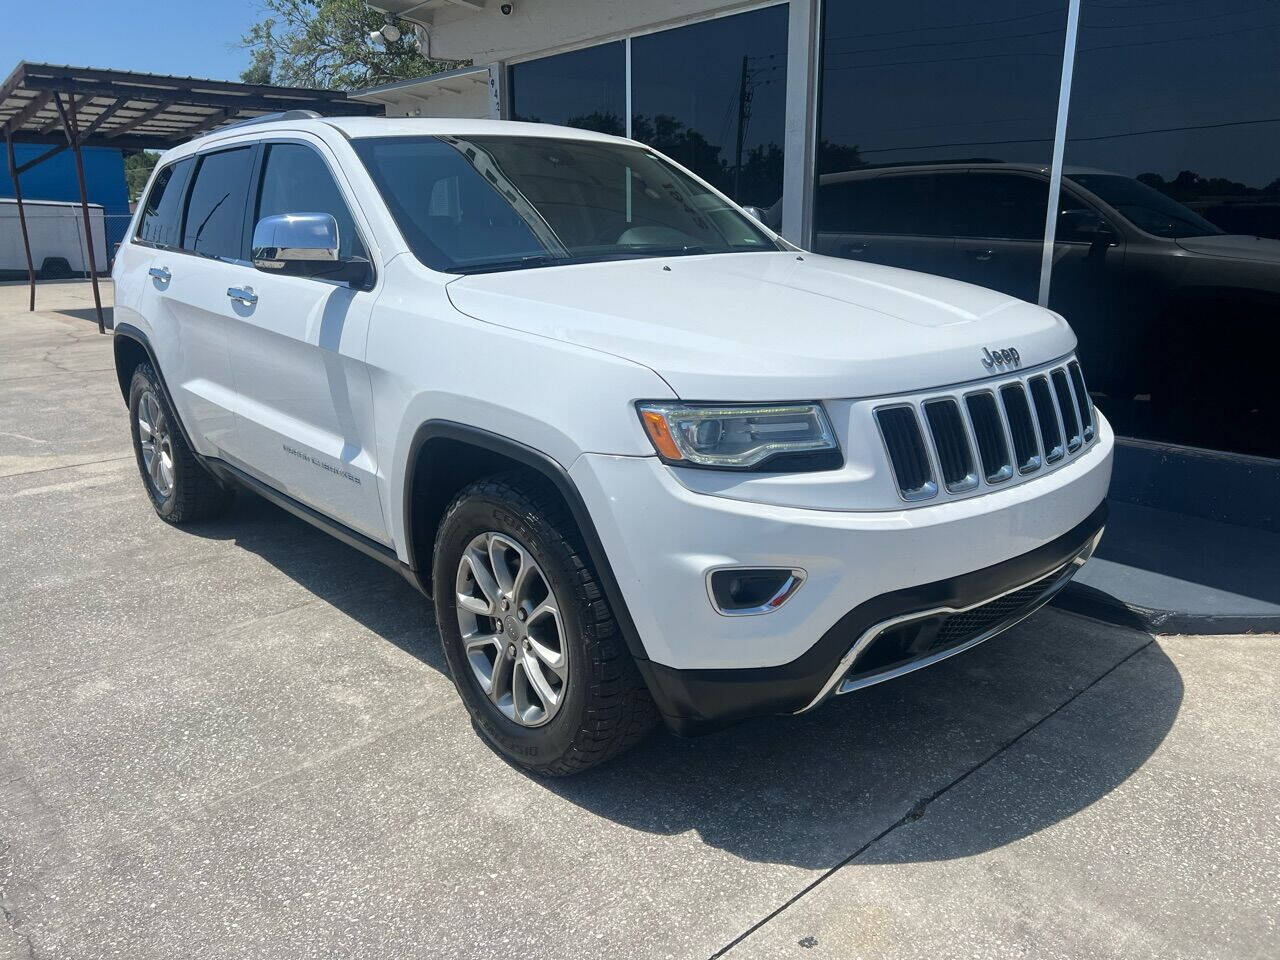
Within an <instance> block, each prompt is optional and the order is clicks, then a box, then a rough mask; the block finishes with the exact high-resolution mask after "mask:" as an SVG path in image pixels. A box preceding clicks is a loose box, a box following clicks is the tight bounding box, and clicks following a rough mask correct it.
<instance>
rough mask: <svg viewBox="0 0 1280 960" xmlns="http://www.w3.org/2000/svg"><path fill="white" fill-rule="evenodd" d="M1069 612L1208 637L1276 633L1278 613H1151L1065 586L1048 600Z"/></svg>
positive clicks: (1147, 629)
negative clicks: (1221, 614)
mask: <svg viewBox="0 0 1280 960" xmlns="http://www.w3.org/2000/svg"><path fill="white" fill-rule="evenodd" d="M1050 604H1051V605H1052V606H1055V607H1058V608H1059V609H1061V610H1066V611H1068V612H1070V613H1076V614H1079V615H1080V616H1082V617H1089V618H1090V619H1092V620H1101V621H1102V622H1104V623H1110V624H1114V625H1115V626H1118V627H1128V628H1129V629H1131V630H1141V631H1143V632H1145V633H1155V634H1167V635H1169V634H1182V635H1189V636H1212V635H1218V634H1240V633H1280V614H1265V613H1264V614H1242V615H1225V616H1219V615H1210V614H1195V613H1191V612H1189V611H1185V610H1152V609H1149V608H1147V607H1139V606H1137V605H1136V604H1131V603H1125V602H1124V601H1123V600H1120V599H1118V598H1116V597H1113V596H1112V595H1111V594H1109V593H1106V592H1105V591H1102V590H1099V589H1097V588H1096V587H1090V586H1086V585H1085V584H1083V583H1074V582H1073V583H1069V584H1067V585H1066V587H1064V588H1063V589H1062V591H1061V592H1059V593H1058V595H1057V596H1056V597H1054V598H1053V600H1051V601H1050Z"/></svg>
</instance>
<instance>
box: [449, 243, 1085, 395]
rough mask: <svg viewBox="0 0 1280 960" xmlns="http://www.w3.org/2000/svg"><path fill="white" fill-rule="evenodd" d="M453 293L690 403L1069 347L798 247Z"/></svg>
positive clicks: (1046, 320)
mask: <svg viewBox="0 0 1280 960" xmlns="http://www.w3.org/2000/svg"><path fill="white" fill-rule="evenodd" d="M446 289H447V290H448V294H449V299H450V300H451V301H452V303H453V305H454V306H455V307H456V308H457V309H458V310H460V311H462V312H463V313H465V314H467V315H469V316H471V317H474V318H476V319H478V320H483V321H486V322H488V323H493V324H499V325H501V326H505V327H511V328H513V329H517V330H521V331H524V332H527V333H530V334H535V335H538V336H544V337H551V338H554V339H556V340H562V341H565V342H567V343H572V344H576V345H579V346H583V347H589V348H591V349H593V350H600V351H603V352H606V353H610V354H613V355H615V356H619V357H624V358H626V359H628V360H632V361H634V362H636V363H640V364H644V365H645V366H647V367H649V368H650V369H652V370H653V371H654V372H656V373H657V374H658V375H659V376H661V377H662V378H663V379H664V380H666V381H667V383H668V384H670V386H671V388H672V389H673V390H674V391H675V392H676V393H677V394H678V395H679V396H680V397H682V398H684V399H689V400H746V401H759V400H790V399H794V400H801V399H836V398H847V397H868V396H882V395H885V394H890V393H898V392H905V391H913V390H923V389H928V388H930V387H935V386H941V385H944V384H953V383H960V382H963V381H967V380H975V379H978V378H980V377H984V376H987V375H988V374H989V373H990V371H989V370H987V368H986V367H985V366H984V365H983V363H982V350H983V348H984V347H990V348H992V349H995V348H998V347H1015V348H1016V349H1017V350H1018V352H1019V353H1020V355H1021V358H1022V365H1023V367H1028V366H1033V365H1035V364H1039V363H1044V362H1047V361H1049V360H1053V359H1056V358H1058V357H1060V356H1062V355H1063V354H1066V353H1069V352H1070V351H1071V350H1073V349H1074V348H1075V336H1074V335H1073V334H1072V332H1071V330H1070V328H1069V327H1068V326H1067V325H1066V323H1065V322H1064V321H1063V320H1062V319H1061V318H1060V317H1058V316H1057V315H1055V314H1053V313H1050V312H1049V311H1047V310H1043V309H1041V308H1040V307H1036V306H1033V305H1031V304H1028V303H1024V302H1023V301H1021V300H1015V299H1013V298H1012V297H1008V296H1005V295H1004V294H1001V293H996V292H994V291H991V290H987V289H985V288H983V287H976V286H972V285H970V284H967V283H960V282H958V281H955V280H947V279H945V278H942V277H935V276H930V275H928V274H922V273H913V272H911V271H908V270H899V269H897V268H894V267H883V266H879V265H876V264H865V263H852V262H849V261H847V260H838V259H835V258H832V257H822V256H818V255H816V254H811V253H804V254H795V253H739V254H719V255H709V256H691V257H672V258H653V259H639V260H623V261H611V262H606V263H591V264H576V265H568V266H562V267H541V268H535V269H527V270H513V271H508V272H503V273H488V274H473V275H469V276H464V277H460V278H458V279H457V280H453V281H450V283H449V284H448V286H447V288H446Z"/></svg>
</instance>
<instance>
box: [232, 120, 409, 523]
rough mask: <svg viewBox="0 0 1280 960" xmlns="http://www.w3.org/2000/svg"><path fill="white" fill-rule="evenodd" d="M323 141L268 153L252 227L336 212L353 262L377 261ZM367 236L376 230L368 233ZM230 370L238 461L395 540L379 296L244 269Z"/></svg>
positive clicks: (338, 516) (292, 143)
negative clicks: (382, 465)
mask: <svg viewBox="0 0 1280 960" xmlns="http://www.w3.org/2000/svg"><path fill="white" fill-rule="evenodd" d="M327 156H328V154H327V151H326V148H325V147H324V146H323V144H321V143H320V142H319V141H318V140H317V141H312V140H310V139H303V138H301V137H298V138H296V139H294V138H291V139H289V140H287V141H282V142H271V143H267V144H265V145H264V146H263V152H262V157H261V160H260V163H259V166H258V168H257V170H256V173H255V175H254V183H253V185H254V189H253V191H252V193H253V196H252V199H251V203H250V222H251V223H257V222H258V221H259V220H261V219H262V218H263V217H268V216H273V215H277V214H288V213H328V214H330V215H332V216H333V218H334V219H335V220H336V221H337V223H338V236H339V242H340V250H341V253H342V255H343V256H344V257H346V256H352V255H355V256H361V257H368V256H369V253H368V246H367V244H366V243H365V241H364V240H363V239H362V237H361V230H362V228H361V227H358V226H357V220H356V217H355V216H354V215H353V212H352V211H353V210H354V209H356V207H355V204H354V203H353V202H351V201H350V200H349V198H348V195H347V194H346V193H344V191H343V189H342V188H340V187H339V185H338V183H339V179H338V178H337V177H336V176H335V175H334V173H333V170H334V169H336V164H334V165H333V166H332V167H331V166H330V163H329V162H328V160H327V159H326V158H327ZM365 235H366V236H367V232H366V233H365ZM239 271H240V275H239V277H238V279H237V285H238V287H239V289H240V290H241V291H242V292H243V293H245V294H247V297H246V298H244V299H241V300H239V301H236V302H235V303H234V304H233V310H234V316H235V322H234V325H233V329H232V332H231V336H230V351H231V365H232V370H233V372H234V376H235V382H236V387H237V390H238V393H239V400H238V406H237V410H238V417H237V425H236V436H235V440H234V448H233V451H232V452H233V454H234V456H235V459H236V460H238V461H240V462H241V465H242V467H247V468H249V469H251V471H252V472H254V473H255V474H257V475H258V477H259V479H262V480H263V481H265V482H267V483H269V484H270V485H271V486H273V487H275V488H276V489H278V490H280V491H282V492H284V493H286V494H288V495H289V496H291V497H293V498H294V499H295V500H299V501H301V502H302V503H304V504H307V505H308V506H311V507H313V508H315V509H316V510H318V511H320V512H322V513H324V514H326V515H328V516H330V517H332V518H333V519H335V520H338V521H339V522H341V523H343V524H345V525H347V526H349V527H351V528H352V529H354V530H356V531H358V532H360V533H362V534H364V535H365V536H367V537H370V538H372V539H375V540H378V541H381V542H383V543H386V542H388V539H389V537H388V532H387V525H386V523H385V521H384V519H383V516H382V506H381V502H380V500H379V493H378V483H377V450H376V447H375V444H374V439H373V436H374V434H373V396H372V387H371V384H370V381H369V373H368V370H367V369H366V367H365V364H364V349H365V339H366V334H367V331H368V324H369V316H370V313H371V311H372V308H373V303H374V300H375V299H376V294H375V293H374V292H371V291H365V290H357V289H353V288H351V287H349V286H347V285H345V284H342V283H335V282H332V281H326V280H315V279H310V278H305V277H290V276H279V275H273V274H269V273H265V272H262V271H258V270H254V269H253V268H252V267H251V266H244V267H241V268H239Z"/></svg>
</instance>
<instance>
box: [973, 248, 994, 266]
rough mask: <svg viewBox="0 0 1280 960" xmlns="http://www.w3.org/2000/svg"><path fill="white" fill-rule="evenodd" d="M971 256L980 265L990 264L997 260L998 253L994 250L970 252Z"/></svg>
mask: <svg viewBox="0 0 1280 960" xmlns="http://www.w3.org/2000/svg"><path fill="white" fill-rule="evenodd" d="M969 256H971V257H973V259H975V260H977V261H978V262H979V263H989V262H990V261H992V260H994V259H995V258H996V252H995V251H994V250H970V251H969Z"/></svg>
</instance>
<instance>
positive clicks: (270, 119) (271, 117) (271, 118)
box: [194, 110, 320, 139]
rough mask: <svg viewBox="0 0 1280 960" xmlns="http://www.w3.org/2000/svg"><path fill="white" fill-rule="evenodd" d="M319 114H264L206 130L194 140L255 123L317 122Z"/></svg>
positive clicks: (312, 111) (307, 112) (301, 112)
mask: <svg viewBox="0 0 1280 960" xmlns="http://www.w3.org/2000/svg"><path fill="white" fill-rule="evenodd" d="M319 119H320V114H318V113H316V111H314V110H282V111H281V112H279V113H264V114H263V115H262V116H260V117H250V118H249V119H248V120H237V121H236V122H235V123H229V124H227V125H226V126H225V127H218V128H217V129H216V130H208V131H206V132H204V133H202V134H200V135H199V136H198V137H196V138H194V139H199V137H207V136H208V135H209V134H211V133H226V132H227V131H228V130H237V129H239V128H240V127H251V126H253V125H254V124H255V123H274V122H275V121H277V120H319Z"/></svg>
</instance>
